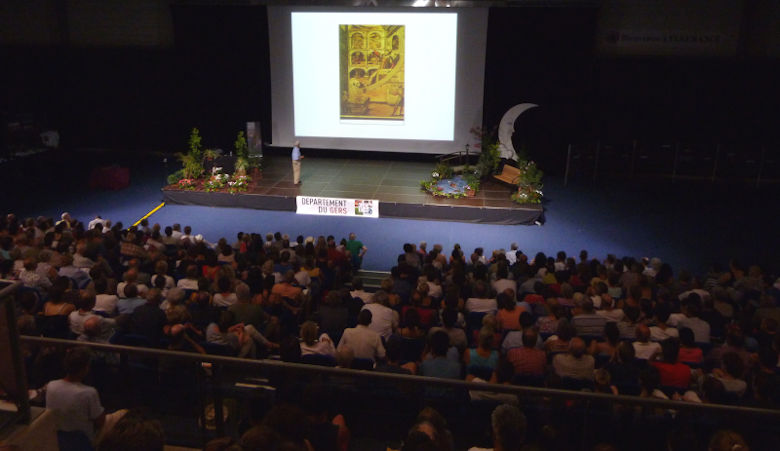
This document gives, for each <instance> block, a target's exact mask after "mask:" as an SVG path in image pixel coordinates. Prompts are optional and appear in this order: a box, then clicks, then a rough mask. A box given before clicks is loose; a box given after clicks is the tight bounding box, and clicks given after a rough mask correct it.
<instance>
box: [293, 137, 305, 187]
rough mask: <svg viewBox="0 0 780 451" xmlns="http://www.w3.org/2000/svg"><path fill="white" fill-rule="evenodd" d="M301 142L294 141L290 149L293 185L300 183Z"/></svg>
mask: <svg viewBox="0 0 780 451" xmlns="http://www.w3.org/2000/svg"><path fill="white" fill-rule="evenodd" d="M301 159H303V155H301V142H300V141H295V144H293V148H292V169H293V183H294V184H296V185H300V183H301Z"/></svg>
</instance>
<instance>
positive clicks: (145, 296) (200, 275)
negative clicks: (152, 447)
mask: <svg viewBox="0 0 780 451" xmlns="http://www.w3.org/2000/svg"><path fill="white" fill-rule="evenodd" d="M160 230H161V227H160V226H159V225H153V226H150V225H149V224H148V223H147V224H146V225H143V224H142V226H141V227H139V228H135V227H131V228H129V229H124V228H123V227H122V226H121V224H116V225H115V226H113V227H112V226H110V225H109V224H108V222H107V221H105V220H102V222H94V221H93V224H91V227H90V228H85V227H84V225H83V224H81V223H80V222H78V220H76V219H74V218H73V217H71V216H70V215H69V214H63V216H62V219H61V220H60V221H58V222H57V223H56V225H55V224H54V221H52V220H48V219H46V218H40V219H39V220H37V221H36V220H29V221H24V222H20V221H18V220H17V219H16V218H15V217H13V216H12V215H9V216H6V217H2V218H0V244H2V246H1V247H2V252H0V265H1V266H0V267H1V268H3V272H4V274H5V275H7V276H9V277H12V278H16V279H19V280H21V281H22V282H23V284H24V285H25V289H27V290H29V292H30V293H32V297H28V298H27V300H25V302H24V303H23V305H22V306H23V307H24V309H23V314H21V315H20V316H19V324H20V325H21V326H23V327H21V328H22V330H23V331H25V332H27V333H36V334H37V333H43V334H50V333H52V331H51V324H55V326H56V323H57V322H58V321H60V320H62V321H64V323H62V324H64V325H65V326H66V327H65V331H64V334H65V336H68V335H69V336H70V338H78V339H79V340H82V341H89V342H107V341H108V340H109V338H111V340H112V342H116V343H122V340H123V339H124V338H126V337H129V336H134V339H138V337H143V338H144V339H145V341H146V342H147V343H148V345H150V346H155V347H169V348H170V347H171V346H173V348H171V349H179V348H181V349H183V350H184V349H187V350H193V351H198V349H201V350H203V349H204V348H205V350H211V351H214V349H216V348H214V347H211V348H210V347H209V346H207V345H208V344H212V345H213V344H217V345H223V346H225V347H226V348H228V349H230V351H231V353H234V354H235V355H238V356H240V357H246V358H254V357H258V356H260V357H265V356H267V355H268V353H276V352H277V349H278V348H279V345H278V344H277V343H280V342H282V341H283V340H287V339H289V338H291V337H292V338H294V339H295V340H296V341H298V337H300V341H299V343H300V344H299V348H300V353H301V354H302V355H308V354H324V355H329V356H334V357H338V358H339V359H343V358H345V356H351V358H357V359H370V360H372V361H373V362H374V364H375V366H376V369H377V370H381V371H390V372H398V373H404V374H417V373H418V372H419V374H421V375H423V376H431V377H444V378H451V379H463V378H465V377H467V375H468V374H469V372H470V371H473V370H474V369H475V368H489V369H490V370H492V371H494V373H495V375H496V376H497V375H498V373H500V372H501V368H502V364H506V366H508V367H509V368H510V371H509V374H510V376H511V374H512V373H514V374H515V375H517V376H532V377H542V376H551V375H555V376H558V377H559V378H567V379H568V378H570V379H577V380H584V381H593V380H594V378H596V375H598V376H599V377H598V378H596V379H597V380H598V383H597V384H596V385H595V389H596V390H599V391H603V392H605V393H607V392H611V391H613V387H614V391H617V392H618V393H620V394H639V393H642V394H643V395H644V396H652V397H662V395H664V391H667V393H668V390H667V389H668V388H673V389H674V390H675V391H676V393H677V394H678V395H680V399H685V400H689V399H695V398H698V399H699V400H700V401H702V402H744V403H756V404H759V405H762V406H771V407H778V398H780V396H778V395H777V393H780V389H777V388H776V387H775V386H776V385H777V382H778V379H777V377H776V374H777V368H778V362H777V352H778V350H779V349H778V348H779V347H780V339H778V338H777V336H778V329H780V328H779V327H778V318H780V314H779V313H778V312H780V305H778V298H780V286H778V284H777V283H775V279H776V276H769V275H768V274H766V268H759V267H757V266H753V267H743V266H742V265H740V264H739V262H736V261H732V262H731V263H730V265H729V266H728V267H722V266H721V267H719V266H718V265H713V269H712V271H710V273H708V274H707V275H706V277H705V278H701V279H700V278H697V277H696V276H694V275H692V274H690V273H687V272H685V271H679V272H678V273H675V272H674V271H673V269H672V268H671V266H669V265H668V264H667V263H664V262H662V261H661V260H660V259H657V258H653V259H648V260H640V259H634V258H631V257H624V258H622V259H620V258H617V257H615V256H608V257H607V258H606V259H605V260H603V261H600V260H599V259H595V258H590V257H589V255H588V254H587V252H584V251H583V252H581V253H580V261H579V263H578V262H576V261H575V259H574V258H570V257H568V258H567V257H566V253H565V252H562V251H561V252H558V253H557V254H555V255H557V257H556V258H552V257H550V258H547V256H546V255H545V254H543V253H538V254H537V255H536V256H535V257H534V258H531V256H533V254H530V255H525V254H523V253H522V252H521V251H520V250H518V249H517V246H516V245H514V246H513V247H512V249H511V250H510V252H509V254H505V252H504V251H503V250H496V251H494V252H489V250H485V249H482V248H477V249H475V250H474V252H473V253H472V254H471V255H470V257H466V258H464V256H463V252H462V250H460V247H459V246H456V247H455V248H454V249H453V250H452V252H451V253H445V251H444V249H443V248H442V246H441V245H434V246H433V248H432V249H431V250H430V251H429V250H428V249H430V247H429V246H428V245H427V244H425V243H421V245H420V247H419V249H418V248H417V247H416V246H415V245H413V244H406V245H404V247H403V253H402V254H401V255H399V258H398V264H397V265H396V266H394V267H392V268H390V269H391V271H390V273H391V277H388V278H387V279H386V280H384V281H383V282H382V284H381V289H380V290H378V291H376V288H377V287H376V286H371V284H369V283H368V282H367V281H364V280H361V279H360V278H359V277H356V276H357V273H355V270H356V269H357V268H358V267H359V265H360V263H361V258H362V256H363V254H364V253H365V251H366V249H367V247H366V246H365V245H364V244H363V242H360V241H357V240H356V238H355V237H354V235H351V236H350V237H349V240H346V239H345V240H343V243H342V244H339V240H337V239H336V238H335V237H327V238H326V237H324V236H320V237H309V238H307V239H304V238H303V237H302V236H301V237H299V239H298V240H295V241H294V242H291V241H290V240H289V238H285V237H284V235H282V234H281V233H277V234H270V239H269V238H268V237H266V239H265V240H264V239H263V237H262V236H261V235H259V234H256V233H254V234H249V233H243V234H240V236H239V238H238V241H237V242H236V243H234V244H233V245H232V246H231V245H230V244H228V241H227V240H224V239H223V240H219V243H218V244H217V245H211V244H210V243H208V242H207V241H206V240H204V239H202V237H199V236H197V235H193V232H192V228H191V227H189V226H187V227H185V228H184V232H183V233H182V231H181V226H179V225H178V224H176V225H173V226H171V227H165V233H164V235H161V234H160ZM277 235H278V236H277ZM486 251H487V252H486ZM510 254H511V255H510ZM446 255H450V258H449V259H447V258H446ZM467 260H468V261H467ZM117 279H121V280H117ZM117 282H118V283H117ZM350 283H351V286H350ZM464 300H465V301H464ZM518 301H520V302H518ZM21 304H22V303H21V302H20V305H21ZM20 311H22V309H20ZM39 316H40V317H42V319H40V321H42V322H41V324H42V325H38V324H36V322H37V321H36V318H37V317H39ZM46 318H49V319H51V321H52V322H51V323H45V321H44V320H45V319H46ZM480 319H481V320H483V321H485V322H486V324H488V326H487V327H482V328H480V324H479V321H480ZM467 322H468V327H469V328H468V329H467V328H466V327H465V326H466V323H467ZM491 322H492V323H493V326H492V328H491V327H490V324H491ZM56 327H59V326H56ZM467 330H468V331H469V333H468V334H467V333H466V331H467ZM477 330H479V332H478V333H477V332H476V331H477ZM260 331H262V333H261V332H260ZM472 331H474V333H473V335H472ZM60 332H62V331H60ZM496 332H499V333H498V334H496ZM501 332H503V335H502V334H501ZM185 335H186V339H185V337H184V336H185ZM51 336H55V335H54V334H53V333H52V335H51ZM112 336H113V337H112ZM403 338H407V339H414V340H404V339H403ZM724 340H725V343H724ZM411 341H416V342H419V343H420V346H425V352H423V350H422V348H421V349H419V350H417V349H415V350H414V351H415V352H417V353H419V354H420V355H421V356H422V357H421V358H419V359H416V360H415V361H409V362H407V361H405V360H402V356H406V355H407V353H408V352H407V351H408V349H406V348H405V347H406V346H409V345H410V342H411ZM138 343H139V342H137V341H136V342H135V344H138ZM293 344H294V343H293ZM335 344H338V346H337V347H335V346H334V345H335ZM337 351H338V353H337ZM594 356H595V357H596V358H595V359H594ZM705 357H706V359H705ZM643 360H645V361H647V362H649V364H647V367H644V365H645V362H642V361H643ZM773 362H774V365H773ZM418 364H419V365H418ZM602 368H603V370H601V369H602ZM82 369H83V368H82ZM597 369H599V370H601V371H599V372H598V373H596V370H597ZM74 377H75V376H74ZM491 379H493V380H498V379H502V377H493V378H491ZM74 380H75V379H74ZM55 386H56V385H55ZM721 392H722V393H723V394H722V395H720V394H719V393H721ZM675 399H676V398H675ZM724 399H725V400H726V401H724ZM89 416H90V415H87V417H89ZM98 416H99V415H98ZM98 416H95V418H91V419H90V421H91V420H95V419H97V417H98ZM494 416H495V415H494ZM494 420H495V418H494ZM129 421H130V419H128V422H129ZM494 423H495V421H494ZM424 424H427V423H421V424H420V426H419V427H418V428H417V429H415V430H414V431H413V433H412V434H410V437H411V436H412V435H414V436H415V437H418V438H420V439H421V440H422V438H421V437H422V436H420V433H422V434H423V435H426V433H425V430H426V426H425V425H424ZM133 427H139V428H141V429H143V428H144V427H146V426H143V427H142V426H141V425H140V423H136V426H133ZM85 429H86V428H85ZM152 429H153V428H152ZM127 430H131V429H127ZM149 430H151V429H149ZM255 432H257V434H255V436H254V437H255V438H258V437H261V436H263V434H264V433H263V432H262V431H261V430H258V431H255ZM493 432H494V442H495V447H496V448H500V449H506V445H499V443H501V441H500V440H499V439H498V436H499V435H500V434H499V433H498V432H497V429H496V425H495V424H494V430H493ZM125 433H126V432H125ZM434 435H435V434H434ZM92 436H94V426H93V431H92V433H91V435H90V437H92ZM247 437H252V435H251V434H250V436H247ZM428 438H429V439H431V440H432V441H434V442H435V438H434V439H432V438H431V437H430V436H429V437H428ZM258 439H259V438H258ZM296 443H300V442H296ZM421 443H422V442H421Z"/></svg>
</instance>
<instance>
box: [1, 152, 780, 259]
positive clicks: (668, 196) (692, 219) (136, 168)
mask: <svg viewBox="0 0 780 451" xmlns="http://www.w3.org/2000/svg"><path fill="white" fill-rule="evenodd" d="M40 158H41V159H39V160H34V161H35V162H33V161H30V162H26V163H24V164H23V165H22V168H21V169H13V166H11V165H8V164H5V165H3V166H0V173H2V174H3V175H4V176H6V182H7V183H4V185H5V186H4V192H6V193H9V196H8V197H7V198H6V199H5V200H4V201H3V204H4V208H3V210H5V211H14V212H16V213H17V214H18V215H20V216H37V215H46V216H59V214H60V213H61V212H62V211H65V210H67V211H69V212H70V213H71V214H72V215H74V216H75V217H78V218H80V219H83V220H89V219H91V218H92V217H93V216H94V215H95V214H100V215H102V216H103V217H104V218H108V219H111V220H113V221H122V222H123V223H124V224H125V225H126V226H129V225H130V224H132V223H133V222H135V221H136V220H137V219H139V218H140V217H142V216H143V215H144V214H146V213H147V212H148V211H150V210H151V209H153V208H154V207H156V206H157V205H158V204H159V203H160V201H161V195H160V188H161V187H162V185H163V183H164V180H165V174H166V172H167V171H170V172H172V169H166V167H165V166H164V165H163V163H162V160H161V157H154V156H141V157H138V156H134V157H133V158H124V161H122V164H123V165H128V166H130V168H131V173H132V175H131V185H130V187H128V188H127V189H124V190H121V191H91V190H89V189H88V188H87V187H86V175H87V173H86V169H84V168H83V167H79V169H77V170H69V172H68V175H67V176H61V175H60V174H59V171H61V167H60V166H59V165H58V164H57V163H53V162H51V160H52V158H48V159H46V157H40ZM117 158H118V157H117V156H116V155H112V154H97V155H93V154H84V155H82V154H80V153H79V154H77V155H76V156H75V157H69V158H68V159H69V161H71V162H72V161H73V160H75V161H90V162H92V163H93V164H105V163H106V161H108V160H116V159H117ZM119 158H120V159H122V158H121V157H119ZM55 159H56V158H55ZM42 164H43V165H44V166H45V168H44V170H43V171H41V170H40V169H41V165H42ZM49 165H51V166H52V167H48V166H49ZM10 171H13V173H9V172H10ZM25 171H38V172H39V173H40V172H43V175H42V176H40V177H39V178H35V177H27V176H26V174H25ZM9 179H10V182H9ZM650 188H651V187H650V186H649V185H646V186H644V185H642V184H638V183H632V184H631V183H625V182H621V183H618V182H614V183H608V182H604V181H600V182H598V183H593V182H590V181H587V182H584V181H583V182H576V181H575V182H573V183H570V184H569V186H568V187H564V186H563V184H562V180H561V179H560V178H557V177H547V178H546V179H545V190H544V191H545V199H546V200H545V219H546V222H545V223H544V225H542V226H500V225H482V224H468V223H456V222H436V221H418V220H403V219H391V218H380V219H363V218H340V217H328V216H306V215H297V214H295V213H290V212H276V211H259V210H243V209H231V208H211V207H191V206H177V205H166V206H165V207H164V208H162V209H160V210H159V211H158V212H157V213H155V214H154V215H153V216H152V217H151V218H150V222H152V223H155V222H157V223H160V224H162V225H169V224H172V223H174V222H179V223H181V224H182V225H183V226H184V225H191V226H192V228H193V233H196V234H198V233H200V234H202V235H204V237H206V239H208V240H209V241H212V242H213V241H216V240H218V239H219V238H220V237H223V236H224V237H227V238H228V239H230V240H233V239H234V237H235V235H236V233H237V232H239V231H245V232H247V231H249V232H257V233H261V234H265V233H267V232H276V231H281V232H282V233H288V234H290V235H291V236H292V237H295V236H297V235H299V234H300V235H304V236H309V235H312V236H317V235H334V236H336V237H337V238H341V237H345V236H346V235H347V234H349V233H350V232H355V233H356V234H357V235H358V237H359V239H361V240H362V241H363V242H364V244H365V245H366V246H367V247H368V249H369V251H368V253H367V254H366V257H365V259H364V265H363V266H364V268H367V269H378V270H388V269H389V268H390V267H391V266H393V264H394V262H395V261H396V257H397V255H398V254H399V253H401V252H402V246H403V244H404V243H406V242H414V243H417V242H419V241H427V242H428V243H429V246H430V245H432V244H434V243H440V244H442V245H443V246H444V249H445V251H446V252H447V253H449V252H450V250H451V249H452V246H453V245H454V244H455V243H460V245H461V246H462V247H463V248H464V249H465V250H466V251H467V253H470V252H471V251H472V250H473V249H474V248H475V247H478V246H480V247H483V248H484V249H485V251H486V252H490V251H492V250H493V249H500V248H505V249H508V248H509V245H510V244H511V243H512V242H517V243H518V244H519V246H520V249H521V250H523V251H524V252H525V253H527V254H531V255H533V254H534V253H536V252H538V251H543V252H546V253H548V254H550V253H555V252H557V251H559V250H564V251H566V252H567V253H568V254H576V253H578V252H579V251H580V250H581V249H587V250H588V251H589V252H590V254H591V256H594V257H597V258H604V257H605V256H606V255H607V253H613V254H616V255H618V256H623V255H632V256H638V257H643V256H648V257H653V256H658V257H661V259H662V260H664V261H667V262H669V263H671V264H672V266H673V268H674V269H675V270H678V269H682V268H686V269H690V270H692V271H694V272H695V273H703V272H704V271H706V269H707V267H708V265H709V264H710V263H711V262H712V261H715V260H717V261H720V262H722V263H727V262H728V260H729V259H730V258H732V257H734V256H736V257H738V258H739V259H740V260H741V261H743V262H745V263H752V262H759V263H762V264H763V265H765V266H766V265H768V264H772V265H774V264H775V262H776V260H777V251H778V249H780V246H779V245H778V234H777V230H778V226H780V220H779V219H778V215H777V214H776V211H777V206H778V204H777V200H776V199H777V195H776V194H777V189H776V187H769V188H764V189H761V190H755V189H754V188H752V187H733V186H728V187H727V186H716V185H711V184H708V183H702V182H687V183H682V182H678V183H671V182H667V181H658V182H653V186H652V189H650ZM429 248H430V247H429ZM773 267H774V268H775V270H776V269H777V266H773Z"/></svg>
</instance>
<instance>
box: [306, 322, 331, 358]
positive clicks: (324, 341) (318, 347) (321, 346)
mask: <svg viewBox="0 0 780 451" xmlns="http://www.w3.org/2000/svg"><path fill="white" fill-rule="evenodd" d="M318 333H319V326H317V323H315V322H314V321H306V322H305V323H303V324H302V325H301V355H302V356H304V355H309V354H321V355H328V356H331V357H335V356H336V348H335V346H333V341H331V339H330V337H329V336H328V334H326V333H322V334H321V335H320V336H319V337H318V336H317V334H318Z"/></svg>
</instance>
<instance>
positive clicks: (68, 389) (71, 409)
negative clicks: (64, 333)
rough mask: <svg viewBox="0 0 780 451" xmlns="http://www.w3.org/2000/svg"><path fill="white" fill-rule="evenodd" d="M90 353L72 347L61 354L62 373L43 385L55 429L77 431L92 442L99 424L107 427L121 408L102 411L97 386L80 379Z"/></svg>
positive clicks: (84, 373)
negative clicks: (108, 411)
mask: <svg viewBox="0 0 780 451" xmlns="http://www.w3.org/2000/svg"><path fill="white" fill-rule="evenodd" d="M91 359H92V353H91V352H90V351H89V349H87V348H83V347H80V348H72V349H70V350H68V352H67V354H66V355H65V377H64V378H62V379H57V380H53V381H51V382H49V384H48V385H47V386H46V408H47V409H51V410H52V411H54V414H55V415H56V423H57V430H58V431H65V432H73V431H79V432H81V433H83V434H84V436H85V437H86V438H87V439H88V440H89V441H90V442H94V440H95V438H96V437H97V435H98V433H100V432H101V428H104V429H108V428H109V426H110V425H112V424H114V423H116V421H117V420H118V419H119V418H121V416H122V415H123V414H124V413H125V411H118V412H115V413H113V414H110V415H106V412H105V410H104V409H103V406H102V405H101V404H100V397H99V396H98V392H97V390H95V389H94V388H93V387H90V386H88V385H84V383H83V381H84V379H85V378H86V377H87V375H88V374H89V369H90V361H91Z"/></svg>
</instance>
